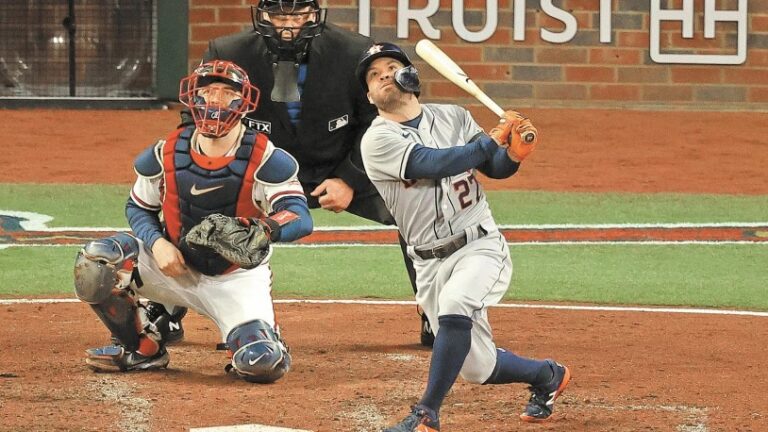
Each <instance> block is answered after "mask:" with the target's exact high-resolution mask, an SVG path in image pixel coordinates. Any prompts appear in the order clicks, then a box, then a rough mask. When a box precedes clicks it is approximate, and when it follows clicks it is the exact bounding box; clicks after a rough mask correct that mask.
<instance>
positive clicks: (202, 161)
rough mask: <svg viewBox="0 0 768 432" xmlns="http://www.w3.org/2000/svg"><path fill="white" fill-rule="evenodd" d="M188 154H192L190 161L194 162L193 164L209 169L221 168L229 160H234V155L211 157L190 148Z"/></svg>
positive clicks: (227, 163)
mask: <svg viewBox="0 0 768 432" xmlns="http://www.w3.org/2000/svg"><path fill="white" fill-rule="evenodd" d="M189 154H190V155H191V156H192V161H193V162H194V163H195V165H197V166H199V167H201V168H205V169H207V170H211V171H213V170H219V169H222V168H224V167H225V166H227V165H229V163H230V162H232V161H233V160H235V157H234V156H217V157H211V156H206V155H204V154H200V153H198V152H196V151H194V150H190V152H189Z"/></svg>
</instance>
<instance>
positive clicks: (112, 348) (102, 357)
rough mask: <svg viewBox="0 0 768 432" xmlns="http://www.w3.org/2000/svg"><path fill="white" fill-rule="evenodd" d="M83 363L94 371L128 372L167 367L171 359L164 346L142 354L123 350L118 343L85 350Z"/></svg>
mask: <svg viewBox="0 0 768 432" xmlns="http://www.w3.org/2000/svg"><path fill="white" fill-rule="evenodd" d="M85 353H86V355H87V357H86V359H85V363H86V364H87V365H88V366H90V368H91V369H93V370H94V371H96V372H128V371H135V370H151V369H162V368H167V367H168V363H169V362H170V361H171V359H170V356H169V355H168V351H166V349H165V348H164V347H160V350H158V351H157V353H155V355H152V356H148V357H147V356H144V355H142V354H139V353H138V352H136V351H125V348H123V347H122V346H120V345H107V346H105V347H101V348H91V349H88V350H86V351H85Z"/></svg>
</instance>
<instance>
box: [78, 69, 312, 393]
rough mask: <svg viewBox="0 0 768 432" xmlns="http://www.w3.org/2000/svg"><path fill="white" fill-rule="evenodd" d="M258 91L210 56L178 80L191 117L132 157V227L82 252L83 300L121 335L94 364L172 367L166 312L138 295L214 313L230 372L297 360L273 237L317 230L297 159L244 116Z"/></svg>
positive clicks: (281, 369)
mask: <svg viewBox="0 0 768 432" xmlns="http://www.w3.org/2000/svg"><path fill="white" fill-rule="evenodd" d="M258 99H259V90H258V89H257V88H256V87H254V86H253V85H252V84H251V83H250V81H249V79H248V76H247V74H246V73H245V72H244V71H243V70H242V69H241V68H240V67H238V66H237V65H235V64H234V63H231V62H225V61H218V60H214V61H211V62H208V63H205V64H202V65H200V66H199V67H198V68H197V69H195V71H194V72H193V73H192V74H191V75H189V76H188V77H186V78H184V79H183V80H182V81H181V90H180V95H179V100H180V101H181V102H182V103H183V104H184V105H186V106H187V107H189V109H190V111H191V112H192V115H193V117H194V126H189V127H182V128H180V129H178V130H176V131H175V132H173V133H172V134H171V135H170V136H169V137H168V138H167V139H165V140H160V141H158V142H157V143H156V144H154V145H152V146H150V147H149V148H147V149H146V150H144V151H143V152H142V153H141V154H139V156H138V157H137V158H136V160H135V163H134V167H135V171H136V174H137V177H138V178H137V180H136V182H135V184H134V185H133V188H132V190H131V194H130V197H129V198H128V203H127V205H126V215H127V217H128V222H129V224H130V226H131V229H132V231H133V235H130V234H126V233H120V234H117V235H115V236H112V237H108V238H104V239H100V240H94V241H92V242H90V243H88V244H86V245H85V247H84V248H83V249H82V250H80V252H79V253H78V255H77V259H76V261H75V292H76V294H77V297H78V298H79V299H80V300H82V301H84V302H86V303H89V304H90V305H91V307H92V308H93V310H94V311H95V312H96V315H97V316H98V317H99V318H100V319H101V320H102V321H103V322H104V324H105V325H106V326H107V328H109V330H110V331H111V332H112V336H113V338H114V339H115V340H116V342H117V343H116V344H114V345H110V346H105V347H102V348H93V349H89V350H87V351H86V353H87V358H86V363H87V364H88V365H89V366H90V367H91V368H92V369H94V370H96V371H133V370H147V369H159V368H164V367H167V366H168V363H169V355H168V352H167V350H166V348H165V345H166V343H167V337H168V331H169V330H168V328H169V326H168V323H167V322H165V321H167V320H168V319H169V315H168V314H167V313H164V314H159V315H158V314H152V313H148V310H147V308H146V306H145V305H144V304H143V303H140V302H138V301H137V296H141V297H145V298H147V299H149V300H152V301H156V302H161V303H165V304H174V305H179V306H183V307H189V308H192V309H194V310H195V311H197V312H199V313H200V314H202V315H205V316H207V317H209V318H210V319H211V320H213V321H214V322H215V323H216V325H217V326H218V328H219V331H220V333H221V338H222V341H223V342H224V344H225V345H226V347H227V348H228V350H229V353H230V355H231V359H230V364H229V365H227V367H226V368H225V369H226V370H227V371H230V370H232V371H234V372H236V373H237V374H238V375H239V376H240V377H242V378H243V379H245V380H246V381H250V382H259V383H269V382H273V381H276V380H277V379H279V378H280V377H282V376H283V375H284V374H285V373H286V372H288V370H289V369H290V366H291V356H290V354H289V353H288V349H287V347H286V345H285V344H284V343H283V341H282V339H281V337H280V332H279V328H278V326H277V324H276V323H275V313H274V309H273V304H272V297H271V288H272V271H271V269H270V266H269V264H268V263H269V256H270V254H271V251H272V249H271V244H272V243H273V242H276V241H279V242H289V241H293V240H296V239H299V238H301V237H304V236H306V235H308V234H310V233H311V232H312V219H311V217H310V214H309V210H308V207H307V202H306V199H305V197H304V193H303V190H302V188H301V185H300V184H299V181H298V179H297V177H296V174H297V172H298V168H299V167H298V164H297V162H296V160H295V159H294V158H293V157H291V156H290V155H289V154H288V153H287V152H285V151H283V150H281V149H279V148H277V147H275V146H274V145H273V144H272V142H270V141H269V140H268V139H267V137H266V136H265V135H263V134H260V133H257V132H255V131H254V130H251V129H248V128H246V127H245V126H244V125H243V123H242V122H241V119H242V117H243V116H244V115H245V114H246V113H247V112H249V111H252V110H253V109H255V108H256V105H257V103H258ZM161 213H162V215H163V220H162V221H161V218H160V214H161ZM150 312H151V311H150Z"/></svg>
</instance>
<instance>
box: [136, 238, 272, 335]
mask: <svg viewBox="0 0 768 432" xmlns="http://www.w3.org/2000/svg"><path fill="white" fill-rule="evenodd" d="M139 244H140V245H141V251H140V252H139V275H140V276H141V279H142V282H144V285H143V286H142V287H141V288H139V289H138V290H137V292H138V294H139V295H140V296H142V297H145V298H147V299H149V300H152V301H155V302H159V303H163V304H164V305H166V306H168V305H175V306H185V307H188V308H191V309H193V310H195V311H196V312H198V313H200V314H202V315H205V316H207V317H209V318H210V319H212V320H213V321H214V322H215V323H216V326H218V328H219V331H220V332H221V341H222V342H226V337H227V335H228V334H229V332H230V331H231V330H232V329H233V328H234V327H236V326H237V325H239V324H242V323H244V322H247V321H252V320H255V319H261V320H264V321H266V322H267V323H269V325H271V326H272V327H273V328H274V327H275V310H274V307H273V305H272V270H271V269H270V267H269V261H267V262H265V263H263V264H262V265H260V266H258V267H256V268H254V269H251V270H244V269H237V270H235V271H233V272H231V273H227V274H224V275H218V276H206V275H204V274H201V273H199V272H197V271H195V270H192V269H189V270H188V271H187V272H186V273H184V274H183V275H181V276H179V277H175V278H173V277H169V276H166V275H164V274H163V272H161V271H160V268H159V267H158V266H157V261H155V257H154V255H153V254H152V251H151V250H150V249H149V248H148V247H147V246H146V245H145V244H144V242H142V241H141V240H139Z"/></svg>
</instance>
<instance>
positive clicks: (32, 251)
mask: <svg viewBox="0 0 768 432" xmlns="http://www.w3.org/2000/svg"><path fill="white" fill-rule="evenodd" d="M76 251H77V248H74V247H57V248H53V247H51V248H10V249H4V250H0V262H2V263H3V272H2V273H0V293H2V294H4V295H13V296H24V295H62V294H64V295H72V264H73V261H74V257H75V254H76ZM512 260H513V263H514V274H513V278H512V284H511V288H510V291H509V292H508V295H507V299H508V300H517V301H532V300H541V301H564V302H579V303H601V304H647V305H680V306H697V307H707V306H713V307H729V308H746V309H756V310H768V295H766V294H768V288H766V283H765V280H766V278H765V265H764V264H765V263H766V262H768V245H687V246H680V245H653V246H640V245H601V246H595V245H589V246H576V245H569V246H552V245H548V246H513V247H512ZM29 263H44V264H45V265H44V266H42V265H41V266H37V271H30V268H32V267H34V266H33V265H30V264H29ZM272 263H273V269H274V273H275V278H274V284H275V286H274V291H275V296H276V297H277V298H294V297H310V298H382V299H411V298H412V292H411V288H410V285H409V283H408V280H407V278H406V275H405V268H404V266H403V264H402V256H401V255H400V250H399V248H398V247H395V246H392V247H368V248H363V247H332V248H278V249H277V250H276V252H275V254H274V255H273V258H272Z"/></svg>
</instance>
